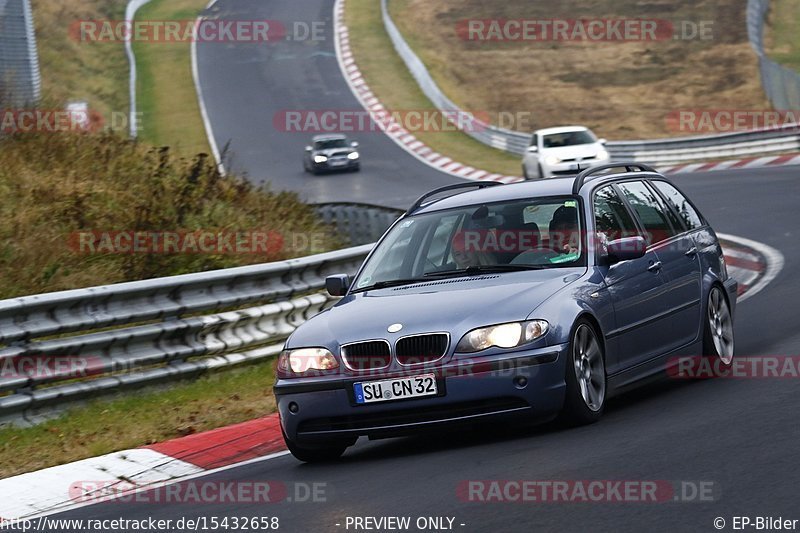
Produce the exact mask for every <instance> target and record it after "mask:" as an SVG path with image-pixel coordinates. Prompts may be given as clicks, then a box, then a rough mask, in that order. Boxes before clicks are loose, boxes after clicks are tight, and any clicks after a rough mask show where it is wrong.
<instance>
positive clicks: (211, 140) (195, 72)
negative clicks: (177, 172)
mask: <svg viewBox="0 0 800 533" xmlns="http://www.w3.org/2000/svg"><path fill="white" fill-rule="evenodd" d="M216 3H217V0H211V2H209V3H208V5H207V6H206V8H205V11H208V10H209V9H211V8H212V7H214V4H216ZM202 18H203V17H202V16H200V17H198V18H197V24H198V25H199V24H200V21H201V20H202ZM191 50H192V52H191V55H192V79H193V80H194V89H195V92H196V93H197V102H198V104H199V106H200V115H201V117H202V118H203V126H204V127H205V130H206V137H207V138H208V144H209V146H210V147H211V154H212V155H213V156H214V159H215V160H216V162H217V169H218V170H219V173H220V174H222V175H223V176H225V165H224V164H223V162H222V155H221V154H220V151H219V146H217V140H216V138H215V137H214V128H213V127H212V126H211V120H210V119H209V118H208V109H207V108H206V102H205V99H204V98H203V88H202V87H201V86H200V71H199V69H198V68H197V39H192V46H191Z"/></svg>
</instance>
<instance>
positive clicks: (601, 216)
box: [594, 185, 639, 241]
mask: <svg viewBox="0 0 800 533" xmlns="http://www.w3.org/2000/svg"><path fill="white" fill-rule="evenodd" d="M594 223H595V228H596V230H597V232H598V233H602V234H603V235H604V236H605V238H606V240H609V241H613V240H615V239H620V238H622V237H631V236H633V235H638V234H639V232H638V231H637V230H636V224H634V222H633V218H631V215H630V213H628V209H627V208H626V207H625V202H623V201H622V198H620V197H619V194H617V191H616V190H615V189H614V187H612V186H610V185H609V186H607V187H603V188H602V189H600V190H598V191H597V192H596V193H595V195H594Z"/></svg>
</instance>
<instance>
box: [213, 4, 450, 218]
mask: <svg viewBox="0 0 800 533" xmlns="http://www.w3.org/2000/svg"><path fill="white" fill-rule="evenodd" d="M211 13H213V16H214V17H218V18H220V19H223V20H240V19H245V20H262V19H266V20H277V21H287V22H286V24H285V26H286V27H287V30H289V32H290V33H292V34H294V33H295V32H294V30H292V25H291V24H290V23H289V21H291V22H294V21H298V22H300V24H303V23H305V24H307V25H308V26H309V27H310V25H311V24H312V23H313V22H314V21H325V25H324V28H323V30H322V33H321V34H320V35H321V36H322V37H324V38H321V39H318V40H306V41H286V40H282V41H277V42H271V43H266V44H265V43H263V42H262V43H215V42H212V43H199V44H198V46H197V64H198V73H199V79H200V84H201V86H202V90H203V96H204V101H205V103H206V107H207V110H208V116H209V120H210V121H211V123H212V125H213V131H214V137H215V139H216V141H217V145H218V146H219V149H220V151H225V147H226V146H227V147H228V149H227V156H226V157H225V159H226V161H227V160H229V163H226V169H227V170H229V171H232V172H235V173H239V174H244V175H246V176H247V177H248V178H249V179H250V180H251V181H253V182H255V183H258V184H261V183H265V182H271V185H272V187H273V188H274V189H281V190H287V189H288V190H293V191H298V192H299V193H300V195H301V197H302V198H303V199H304V200H307V201H309V202H312V203H321V202H339V201H350V202H361V203H370V204H382V205H387V206H389V207H398V208H404V207H408V206H409V205H411V204H412V203H413V202H414V200H416V198H417V196H418V195H417V193H418V191H425V190H430V189H433V188H435V187H439V186H442V185H447V184H450V183H457V182H458V181H461V180H460V179H459V178H456V177H452V176H450V175H447V174H444V173H442V172H439V171H438V170H435V169H433V168H431V167H429V166H427V165H425V164H424V163H422V162H421V161H419V160H418V159H416V158H415V157H414V156H412V155H410V154H408V153H406V152H405V151H403V150H401V149H400V148H399V147H398V146H397V144H395V142H394V141H392V140H391V139H390V138H389V137H387V136H386V135H384V134H383V133H382V132H381V131H380V130H377V129H374V130H373V131H365V132H361V133H353V134H349V135H350V137H351V138H353V139H355V140H357V141H358V142H359V143H360V147H359V152H360V153H361V154H362V161H361V171H360V172H358V173H349V172H347V173H338V174H322V175H319V176H314V175H312V174H307V173H305V172H304V171H303V165H302V156H303V149H304V147H305V146H306V145H307V144H309V141H310V140H311V137H312V136H313V135H314V134H315V132H287V131H285V128H282V127H276V125H275V121H276V118H277V120H278V122H279V124H285V121H281V117H283V116H284V114H285V113H286V112H291V111H298V110H315V111H320V112H322V111H336V112H344V113H349V112H359V113H365V111H364V108H363V107H362V106H361V104H360V103H359V102H358V100H356V98H355V96H354V95H353V93H352V92H351V90H350V87H349V86H348V85H347V82H345V80H344V78H343V77H342V74H341V70H340V68H339V63H338V61H337V60H336V53H335V49H334V43H333V1H331V0H303V1H302V2H290V1H280V2H275V1H264V0H234V1H231V0H222V1H221V2H218V3H217V4H215V5H214V7H213V8H212V9H211ZM300 27H302V26H300ZM302 31H303V30H300V29H298V31H297V32H296V35H298V36H299V35H301V33H302ZM367 129H369V128H367Z"/></svg>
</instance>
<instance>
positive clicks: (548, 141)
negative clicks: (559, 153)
mask: <svg viewBox="0 0 800 533" xmlns="http://www.w3.org/2000/svg"><path fill="white" fill-rule="evenodd" d="M594 142H597V137H595V136H594V134H593V133H592V132H591V131H585V130H584V131H567V132H564V133H553V134H551V135H545V136H544V138H543V139H542V143H543V146H544V147H545V148H561V147H563V146H575V145H576V144H592V143H594Z"/></svg>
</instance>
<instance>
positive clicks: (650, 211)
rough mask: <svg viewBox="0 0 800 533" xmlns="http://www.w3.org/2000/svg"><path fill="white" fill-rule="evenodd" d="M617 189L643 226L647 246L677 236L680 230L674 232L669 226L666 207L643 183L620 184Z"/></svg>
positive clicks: (670, 225)
mask: <svg viewBox="0 0 800 533" xmlns="http://www.w3.org/2000/svg"><path fill="white" fill-rule="evenodd" d="M619 188H620V189H621V190H622V194H624V195H625V199H626V200H627V201H628V204H630V206H631V207H632V208H633V210H634V211H635V212H636V215H637V216H638V217H639V221H640V222H641V223H642V226H644V229H645V232H646V233H647V235H645V239H647V244H654V243H657V242H661V241H663V240H666V239H669V238H670V237H672V236H673V235H677V234H678V231H680V230H676V229H675V228H674V227H673V226H672V224H670V221H669V218H668V215H667V213H666V211H667V210H666V206H665V205H663V204H662V203H661V202H660V201H659V199H658V198H657V197H656V195H655V193H654V192H653V191H651V190H650V189H648V187H647V185H646V184H645V183H644V182H643V181H631V182H628V183H620V184H619Z"/></svg>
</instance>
